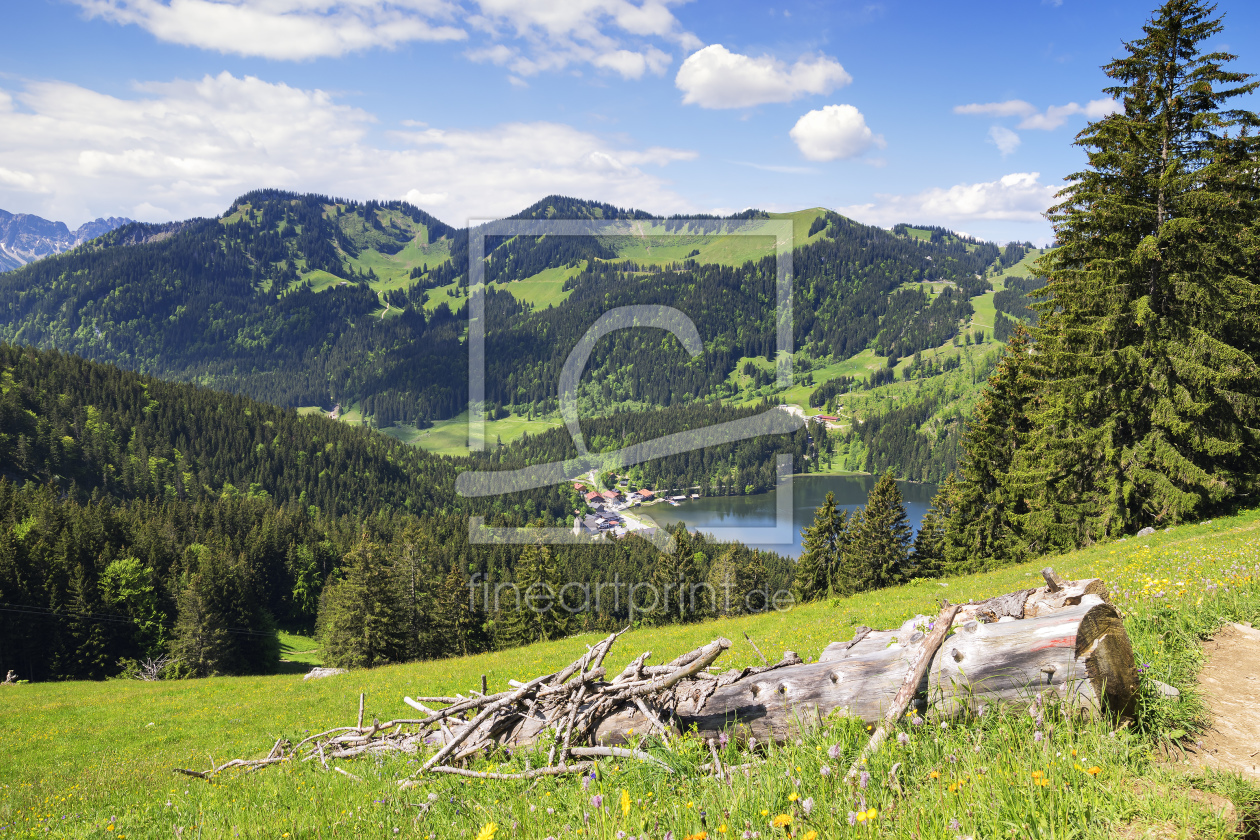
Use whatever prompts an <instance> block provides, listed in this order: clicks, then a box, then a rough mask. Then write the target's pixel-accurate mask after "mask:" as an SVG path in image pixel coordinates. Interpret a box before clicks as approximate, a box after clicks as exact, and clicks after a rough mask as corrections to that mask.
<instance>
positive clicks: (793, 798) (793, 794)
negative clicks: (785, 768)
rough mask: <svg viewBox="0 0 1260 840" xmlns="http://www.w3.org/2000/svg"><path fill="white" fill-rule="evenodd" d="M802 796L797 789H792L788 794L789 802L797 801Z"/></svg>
mask: <svg viewBox="0 0 1260 840" xmlns="http://www.w3.org/2000/svg"><path fill="white" fill-rule="evenodd" d="M800 798H801V797H800V795H799V794H798V793H797V792H796V791H792V792H791V793H789V794H788V802H795V801H796V800H798V799H800Z"/></svg>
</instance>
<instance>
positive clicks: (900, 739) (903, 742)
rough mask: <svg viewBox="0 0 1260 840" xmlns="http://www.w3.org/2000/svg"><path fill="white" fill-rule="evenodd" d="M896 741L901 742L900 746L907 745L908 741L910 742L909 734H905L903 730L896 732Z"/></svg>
mask: <svg viewBox="0 0 1260 840" xmlns="http://www.w3.org/2000/svg"><path fill="white" fill-rule="evenodd" d="M897 743H898V744H901V746H903V747H904V746H907V745H909V743H910V736H909V735H907V734H906V733H904V732H898V733H897Z"/></svg>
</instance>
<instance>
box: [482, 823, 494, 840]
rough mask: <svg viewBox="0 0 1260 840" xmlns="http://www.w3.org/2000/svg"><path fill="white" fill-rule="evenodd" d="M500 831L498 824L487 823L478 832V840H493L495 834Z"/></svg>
mask: <svg viewBox="0 0 1260 840" xmlns="http://www.w3.org/2000/svg"><path fill="white" fill-rule="evenodd" d="M498 830H499V824H498V823H486V824H485V825H483V826H482V827H481V831H478V832H477V840H493V838H494V834H495V832H496V831H498Z"/></svg>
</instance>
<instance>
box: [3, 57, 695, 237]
mask: <svg viewBox="0 0 1260 840" xmlns="http://www.w3.org/2000/svg"><path fill="white" fill-rule="evenodd" d="M9 93H13V94H15V98H16V100H17V103H18V108H17V109H15V110H9V111H0V160H3V161H4V162H5V169H3V170H0V207H4V208H5V209H7V210H10V211H24V212H33V213H38V214H39V215H42V216H45V217H47V218H53V219H61V220H64V221H66V222H68V223H73V222H75V221H76V220H79V221H82V220H87V219H91V218H95V217H97V216H108V215H130V216H132V217H134V218H141V219H144V220H146V221H161V220H164V219H168V218H185V217H188V216H193V215H217V214H218V213H221V212H222V211H223V210H225V209H226V208H227V206H228V204H229V203H230V202H231V200H232V199H233V198H235V197H236V196H237V195H239V194H241V193H243V192H246V191H248V190H251V189H256V188H259V187H268V186H271V187H279V188H285V189H292V190H295V191H300V192H305V191H312V192H324V193H329V194H334V195H342V196H347V197H352V198H360V199H367V198H379V199H389V198H402V197H404V196H406V197H408V199H409V200H413V201H417V202H419V203H420V204H421V206H425V205H430V206H432V208H433V211H434V212H435V214H436V215H438V216H439V217H440V218H443V219H444V220H446V221H448V222H449V223H451V224H455V225H459V224H462V223H463V221H464V220H466V219H468V218H469V217H471V216H479V217H485V216H502V215H507V214H510V213H514V212H516V211H519V210H520V209H522V208H523V207H526V206H528V205H529V204H531V203H532V202H534V201H536V200H538V199H539V198H541V197H542V196H544V195H547V194H549V193H553V192H558V193H564V194H567V195H576V196H584V197H590V198H599V199H600V200H603V201H611V202H614V203H616V204H619V205H621V206H635V207H642V208H645V209H650V210H653V211H657V212H663V213H672V212H685V211H688V210H693V209H694V208H692V207H691V206H690V205H689V204H688V203H687V202H686V201H684V200H683V199H682V198H681V197H680V196H678V195H677V194H676V193H675V192H673V191H672V190H671V189H670V188H669V187H668V184H667V183H666V182H665V181H664V180H663V179H662V178H661V177H660V176H659V175H657V174H655V173H654V172H652V171H650V169H648V167H660V166H664V165H667V164H669V163H672V162H676V161H680V160H688V159H690V158H692V157H694V153H692V152H688V151H683V150H678V149H668V148H661V147H648V148H629V147H627V146H626V144H625V143H612V142H610V141H608V140H606V139H604V138H602V137H599V136H597V135H594V134H590V133H588V132H583V131H579V130H577V129H575V128H573V127H571V126H568V125H563V124H559V123H548V122H534V123H510V124H504V125H497V126H492V127H490V128H487V129H484V130H472V129H441V128H434V127H431V126H425V124H424V123H423V122H422V121H416V120H409V121H408V122H409V123H411V126H409V127H400V128H399V130H398V131H394V132H389V133H388V135H387V136H388V138H390V139H392V141H393V143H392V147H387V146H386V145H385V144H384V143H381V142H374V141H373V140H372V139H371V138H370V136H369V130H370V129H371V127H372V125H373V123H374V122H375V118H374V117H373V115H371V114H369V113H367V112H366V111H363V110H361V109H358V108H353V107H350V106H347V105H343V104H341V103H339V102H337V101H336V100H335V99H334V98H333V97H332V96H330V95H329V94H327V93H325V92H323V91H320V90H303V89H300V88H293V87H289V86H288V85H284V84H272V83H269V82H265V81H262V80H260V79H257V78H253V77H244V78H239V77H236V76H233V75H231V74H230V73H221V74H219V75H218V76H206V77H205V78H203V79H200V80H198V81H175V82H163V83H148V84H144V85H139V86H138V88H137V93H136V95H135V96H134V97H132V98H119V97H114V96H109V95H105V94H101V93H97V92H95V91H92V90H89V89H87V88H83V87H80V86H77V85H73V84H68V83H63V82H40V83H31V84H28V85H27V86H26V87H25V88H24V89H21V90H16V91H9ZM71 226H72V227H73V226H74V224H72V225H71Z"/></svg>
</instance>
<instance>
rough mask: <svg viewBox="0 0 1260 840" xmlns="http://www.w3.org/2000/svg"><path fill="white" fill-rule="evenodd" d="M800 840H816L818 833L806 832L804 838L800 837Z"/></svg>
mask: <svg viewBox="0 0 1260 840" xmlns="http://www.w3.org/2000/svg"><path fill="white" fill-rule="evenodd" d="M801 840H818V832H817V831H810V832H806V834H805V836H804V837H802V838H801Z"/></svg>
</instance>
